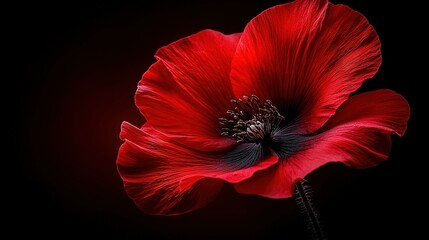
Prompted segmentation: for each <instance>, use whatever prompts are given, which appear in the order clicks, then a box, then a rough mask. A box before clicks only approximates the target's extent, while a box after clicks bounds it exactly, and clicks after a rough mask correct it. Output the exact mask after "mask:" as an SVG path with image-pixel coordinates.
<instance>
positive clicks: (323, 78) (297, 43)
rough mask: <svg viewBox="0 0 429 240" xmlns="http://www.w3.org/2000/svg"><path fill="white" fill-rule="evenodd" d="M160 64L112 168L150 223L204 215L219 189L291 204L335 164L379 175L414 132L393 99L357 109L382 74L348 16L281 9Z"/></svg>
mask: <svg viewBox="0 0 429 240" xmlns="http://www.w3.org/2000/svg"><path fill="white" fill-rule="evenodd" d="M156 59H157V62H156V63H154V64H153V65H152V66H151V67H150V68H149V70H148V71H147V72H146V73H145V74H144V75H143V78H142V79H141V81H140V82H139V85H138V90H137V93H136V105H137V106H138V108H139V109H140V111H141V113H142V114H143V115H144V117H145V118H146V120H147V122H146V123H145V124H144V125H143V126H142V127H141V128H137V127H134V126H132V125H131V124H129V123H127V122H124V123H123V125H122V131H121V135H120V137H121V139H123V140H124V141H125V142H124V143H123V145H122V146H121V148H120V150H119V154H118V159H117V165H118V170H119V173H120V175H121V177H122V179H123V181H124V184H125V189H126V191H127V193H128V195H129V196H130V197H131V198H132V199H133V200H134V202H135V203H136V204H137V206H139V207H140V208H141V209H142V210H143V211H145V212H147V213H151V214H161V215H174V214H183V213H186V212H189V211H192V210H195V209H197V208H200V207H202V206H204V205H206V204H207V203H208V202H209V201H210V200H211V199H212V198H213V197H214V196H215V195H216V194H217V193H218V192H219V190H220V189H221V187H222V185H223V183H224V182H229V183H232V184H234V187H235V189H236V190H237V191H238V192H240V193H247V194H258V195H261V196H266V197H270V198H287V197H290V196H292V195H293V190H294V183H295V182H297V181H298V180H300V179H302V178H304V177H305V176H306V175H307V174H308V173H310V172H311V171H313V170H314V169H316V168H318V167H320V166H322V165H324V164H326V163H328V162H342V163H344V164H346V165H348V166H351V167H354V168H367V167H371V166H374V165H377V164H379V163H380V162H381V161H383V160H385V159H386V158H387V157H388V155H389V151H390V147H391V140H390V135H391V133H395V134H397V135H400V136H402V135H403V134H404V132H405V130H406V127H407V125H406V123H407V120H408V118H409V106H408V103H407V101H406V100H405V99H404V98H402V97H401V96H400V95H398V94H397V93H395V92H393V91H390V90H377V91H373V92H367V93H363V94H358V95H355V96H352V97H350V94H351V93H353V92H354V91H355V90H357V89H358V88H359V86H360V85H361V84H362V82H363V81H365V80H366V79H368V78H371V77H372V76H373V75H374V74H375V73H376V72H377V70H378V68H379V66H380V64H381V52H380V41H379V39H378V36H377V33H376V32H375V31H374V29H373V28H372V26H371V25H370V24H369V23H368V21H367V20H366V19H365V17H364V16H362V15H361V14H359V13H358V12H355V11H353V10H352V9H350V8H348V7H347V6H344V5H333V4H331V3H328V2H327V1H324V0H297V1H295V2H292V3H287V4H283V5H279V6H276V7H273V8H270V9H268V10H266V11H264V12H263V13H261V14H260V15H258V16H257V17H255V18H254V19H253V20H252V21H250V23H249V24H248V25H247V26H246V28H245V29H244V32H243V33H237V34H232V35H223V34H222V33H219V32H216V31H212V30H204V31H201V32H199V33H197V34H194V35H192V36H189V37H186V38H184V39H181V40H179V41H177V42H174V43H172V44H170V45H168V46H165V47H162V48H160V49H159V50H158V51H157V53H156ZM246 96H249V97H246ZM240 98H241V99H240ZM234 99H235V100H234ZM231 100H233V101H231ZM231 102H232V103H231ZM219 123H220V124H219Z"/></svg>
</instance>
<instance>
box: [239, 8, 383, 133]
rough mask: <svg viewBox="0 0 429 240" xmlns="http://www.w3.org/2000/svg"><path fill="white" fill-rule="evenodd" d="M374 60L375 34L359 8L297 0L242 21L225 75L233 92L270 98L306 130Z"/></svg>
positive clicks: (366, 74) (374, 66)
mask: <svg viewBox="0 0 429 240" xmlns="http://www.w3.org/2000/svg"><path fill="white" fill-rule="evenodd" d="M380 64H381V52H380V41H379V39H378V36H377V33H376V32H375V31H374V29H373V28H372V26H371V25H370V24H369V23H368V21H367V20H366V19H365V17H364V16H362V15H361V14H360V13H358V12H355V11H354V10H352V9H350V8H348V7H347V6H343V5H333V4H328V3H327V1H324V0H297V1H295V2H292V3H287V4H283V5H279V6H276V7H273V8H270V9H268V10H266V11H264V12H263V13H261V14H260V15H259V16H257V17H256V18H254V19H253V20H252V21H251V22H250V23H249V24H248V25H247V26H246V28H245V30H244V32H243V34H242V36H241V38H240V41H239V44H238V46H237V52H236V54H235V57H234V59H233V62H232V71H231V81H232V84H233V90H234V92H235V94H236V96H242V95H250V94H256V95H257V96H259V97H260V98H261V99H263V100H265V99H270V100H272V101H273V102H274V104H275V105H276V106H277V107H279V109H280V110H281V111H283V112H284V113H285V117H286V118H288V117H289V118H292V117H293V119H291V120H292V121H293V122H294V123H295V124H296V126H297V127H298V128H299V129H300V130H301V131H302V132H303V133H312V132H314V131H315V130H317V129H319V128H320V127H321V126H322V125H323V124H324V123H325V122H326V121H327V120H328V119H329V117H330V116H331V115H333V114H334V113H335V110H336V109H337V108H338V107H339V106H340V105H341V104H342V103H343V102H344V101H345V100H347V98H348V97H349V94H350V93H352V92H354V91H355V90H356V89H357V88H359V86H360V85H361V84H362V82H363V81H364V80H366V79H368V78H371V77H372V76H373V75H374V74H375V73H376V72H377V70H378V68H379V66H380Z"/></svg>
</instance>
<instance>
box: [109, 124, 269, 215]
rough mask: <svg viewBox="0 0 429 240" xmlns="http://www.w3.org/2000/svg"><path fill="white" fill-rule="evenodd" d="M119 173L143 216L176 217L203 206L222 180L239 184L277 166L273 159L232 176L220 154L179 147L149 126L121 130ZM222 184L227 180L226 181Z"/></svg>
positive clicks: (217, 189)
mask: <svg viewBox="0 0 429 240" xmlns="http://www.w3.org/2000/svg"><path fill="white" fill-rule="evenodd" d="M121 139H123V140H125V143H124V144H123V145H122V146H121V148H120V150H119V154H118V159H117V166H118V171H119V173H120V175H121V177H122V179H123V181H124V185H125V190H126V191H127V193H128V195H129V196H130V198H131V199H133V200H134V202H135V203H136V205H137V206H138V207H139V208H140V209H142V210H143V211H145V212H147V213H150V214H157V215H176V214H183V213H186V212H190V211H192V210H195V209H198V208H200V207H203V206H205V205H206V204H207V203H208V202H209V201H210V200H211V199H213V197H214V196H215V195H216V194H217V193H218V192H219V190H220V189H221V186H222V183H223V182H224V181H228V182H232V183H236V182H240V181H243V180H244V179H247V178H249V177H251V176H252V175H253V174H254V173H255V172H256V171H259V170H262V169H266V168H268V167H270V166H271V165H273V164H275V163H276V162H277V157H273V156H272V157H270V158H268V159H266V160H263V161H261V162H260V163H259V164H257V165H255V166H252V167H250V168H246V169H242V170H238V171H233V170H231V169H228V168H227V166H226V165H225V164H222V162H221V159H219V158H218V157H217V156H216V155H208V154H203V153H201V152H195V151H192V150H190V149H188V148H185V147H182V146H179V145H177V144H175V143H173V142H172V141H171V139H170V138H169V137H167V136H165V135H162V134H161V133H159V132H157V131H156V130H154V129H153V128H151V127H150V126H149V125H148V124H146V125H144V126H143V128H142V129H138V128H136V127H134V126H132V125H130V124H129V123H126V122H125V123H124V124H123V125H122V131H121ZM222 180H223V181H222Z"/></svg>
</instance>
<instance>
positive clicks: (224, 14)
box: [3, 0, 427, 239]
mask: <svg viewBox="0 0 429 240" xmlns="http://www.w3.org/2000/svg"><path fill="white" fill-rule="evenodd" d="M334 2H335V3H343V4H346V5H349V6H351V7H352V8H353V9H355V10H357V11H359V12H361V13H363V14H364V15H365V16H366V17H367V18H368V19H369V21H370V23H371V24H373V25H374V27H375V29H376V30H377V32H378V34H379V35H380V38H381V41H382V44H383V47H382V52H383V65H382V67H381V69H380V71H379V73H378V74H377V75H376V76H375V77H374V78H373V79H372V80H369V81H368V82H366V83H365V84H364V86H363V87H362V88H361V89H360V90H359V91H360V92H361V91H368V90H374V89H379V88H390V89H393V90H395V91H396V92H398V93H400V94H402V95H403V96H404V97H405V98H406V99H407V100H408V101H409V103H410V105H411V109H412V113H411V116H412V117H411V120H410V122H409V129H408V132H407V134H406V135H405V136H404V137H403V138H398V137H396V136H395V137H393V150H392V154H391V157H390V159H389V160H388V161H386V162H384V163H382V164H380V165H379V166H377V167H374V168H371V169H367V170H359V171H358V170H354V169H351V168H348V167H345V166H343V165H341V164H328V165H326V166H324V167H322V168H320V169H318V170H316V171H315V172H313V173H311V174H310V175H309V176H308V178H309V180H310V182H311V184H312V186H313V188H314V192H315V193H314V197H315V202H316V205H317V206H318V208H319V212H320V213H321V215H322V219H323V222H324V225H325V229H326V232H327V233H328V236H329V238H328V239H389V238H393V237H398V236H402V237H404V238H405V239H421V238H420V237H418V236H420V235H419V234H421V233H422V232H423V230H424V227H423V224H424V221H422V222H420V221H419V220H417V219H418V216H420V217H422V216H423V217H424V216H425V214H426V212H425V210H426V207H423V206H422V204H424V203H425V201H424V200H423V199H422V198H423V197H422V196H421V192H422V191H423V192H424V191H425V190H424V189H425V188H424V187H423V184H422V183H423V177H421V175H420V174H419V173H418V172H419V171H418V169H421V168H423V167H424V163H423V162H424V161H425V160H427V159H426V158H427V157H425V156H424V155H423V156H420V155H419V153H418V152H419V147H418V146H419V145H420V144H421V140H419V139H421V138H419V135H422V131H423V129H422V128H419V127H418V121H421V120H420V118H422V115H421V114H422V112H423V111H421V109H420V108H419V106H424V102H421V101H422V100H421V99H418V98H419V97H418V95H417V89H419V88H422V87H421V86H419V83H420V82H421V81H422V80H424V78H427V76H425V75H423V76H422V75H421V74H420V72H419V71H421V69H422V68H421V67H420V66H422V64H420V60H419V59H418V58H416V56H417V55H419V54H423V53H422V52H421V50H420V46H421V45H420V44H421V42H422V41H421V39H420V32H422V31H423V28H420V29H419V28H418V27H417V24H419V21H418V20H419V19H418V17H420V16H421V15H419V14H418V13H417V12H416V10H417V9H418V8H419V6H417V5H416V4H414V5H413V4H408V5H407V4H405V3H401V4H395V3H393V2H390V3H389V2H386V4H381V3H380V1H377V2H378V4H375V3H374V2H375V1H370V0H365V1H351V0H344V1H340V0H337V1H334ZM279 3H281V1H271V0H267V1H262V0H261V1H235V2H216V1H210V2H209V1H199V2H190V1H188V2H174V3H172V2H165V1H154V2H153V3H150V2H146V1H140V2H139V3H130V2H115V1H93V2H91V3H78V2H75V1H65V2H57V3H53V2H43V1H42V2H37V3H25V2H20V3H17V4H14V5H10V6H4V8H3V11H5V13H6V20H4V21H3V23H4V25H5V26H4V28H3V30H6V34H5V35H4V37H3V38H4V39H6V40H8V41H9V40H10V42H8V44H5V45H4V47H5V48H6V51H8V52H10V53H12V55H10V57H8V58H7V61H8V63H9V64H10V63H11V67H7V68H8V69H6V71H8V70H12V71H11V72H12V74H11V75H9V77H8V79H5V81H6V82H10V83H12V87H14V88H16V90H17V92H16V94H13V96H12V97H9V98H6V100H4V103H5V105H7V106H8V108H7V109H8V110H9V109H10V110H11V111H10V114H6V115H7V116H6V117H4V119H5V120H6V124H5V130H6V131H7V132H8V133H11V135H10V137H9V138H8V139H7V141H8V142H9V143H12V144H11V145H12V146H14V147H12V148H8V149H6V150H5V153H11V155H9V156H12V157H6V156H8V155H7V154H5V155H4V156H5V157H4V162H5V163H13V167H11V168H6V169H5V170H4V173H5V174H4V176H7V180H6V181H5V185H6V186H7V187H6V188H5V189H7V190H8V193H7V194H6V195H5V197H3V198H4V199H6V200H10V202H11V203H10V204H9V203H8V204H6V205H5V206H4V207H5V210H4V211H5V212H7V213H9V214H8V215H7V216H8V217H7V218H6V219H7V221H8V223H9V224H7V228H8V229H9V230H11V231H12V233H13V234H14V235H15V236H28V237H30V236H33V237H36V236H41V237H43V236H45V237H58V238H60V237H94V238H120V239H127V238H135V239H177V238H179V239H181V238H187V239H202V238H209V239H222V238H226V239H229V238H238V239H274V238H276V239H306V237H305V234H306V233H305V224H304V222H303V221H302V218H301V216H300V213H299V211H298V210H297V208H296V206H295V204H294V201H293V199H284V200H272V199H267V198H262V197H258V196H251V195H240V194H237V193H235V191H234V190H233V189H232V187H231V186H229V185H226V187H225V188H224V190H223V192H222V193H221V194H220V196H219V197H218V198H217V199H216V200H214V201H213V202H212V203H211V204H210V205H209V206H207V207H205V208H203V209H201V210H198V211H195V212H192V213H190V214H187V215H183V216H175V217H159V216H149V215H146V214H144V213H142V212H140V211H139V210H138V209H137V208H136V207H135V206H134V204H133V202H132V201H131V200H130V199H129V198H128V197H127V196H126V194H125V192H124V190H123V187H122V182H121V179H120V177H119V175H118V173H117V172H116V166H115V160H116V155H117V151H118V148H119V146H120V144H121V141H120V140H119V137H118V135H119V131H120V124H121V122H122V121H124V120H126V121H129V122H131V123H132V124H134V125H137V126H139V125H141V124H142V123H143V117H142V116H141V115H140V114H139V112H138V110H137V108H136V107H135V105H134V93H135V90H136V86H137V82H138V81H139V79H140V77H141V75H142V74H143V72H144V71H146V69H147V68H148V67H149V66H150V64H152V63H153V62H154V58H153V55H154V53H155V51H156V50H157V49H158V48H159V47H161V46H164V45H166V44H168V43H171V42H173V41H175V40H177V39H179V38H182V37H185V36H188V35H190V34H192V33H195V32H198V31H200V30H202V29H206V28H210V29H215V30H218V31H221V32H223V33H234V32H241V31H242V30H243V29H244V27H245V25H246V23H247V22H248V21H249V20H250V19H251V18H253V17H254V16H256V15H257V14H259V13H260V12H261V11H263V10H265V9H266V8H268V7H271V6H274V5H276V4H279ZM420 23H421V22H420ZM416 29H417V30H416ZM6 66H7V65H6ZM423 69H424V68H423ZM4 86H5V87H3V90H4V96H6V95H7V93H8V90H9V88H8V87H6V85H4ZM16 118H17V119H16ZM421 122H422V121H421ZM9 175H10V176H9ZM9 190H10V191H9Z"/></svg>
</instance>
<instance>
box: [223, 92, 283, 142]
mask: <svg viewBox="0 0 429 240" xmlns="http://www.w3.org/2000/svg"><path fill="white" fill-rule="evenodd" d="M231 102H232V103H233V104H234V105H235V107H234V110H228V111H227V112H226V113H227V114H228V115H229V117H228V118H219V123H220V125H221V127H222V133H221V134H222V135H223V136H228V137H231V138H234V139H235V140H236V141H237V143H243V142H262V141H265V140H269V139H271V134H272V132H273V130H275V129H278V128H279V127H280V125H281V123H282V122H283V121H284V119H285V118H284V117H283V116H282V115H281V114H280V113H279V111H278V110H277V108H276V107H275V106H274V105H273V103H272V102H271V101H270V100H266V101H265V102H264V103H262V102H261V100H259V98H258V97H257V96H255V95H252V97H251V98H249V97H247V96H243V99H240V98H239V99H237V100H235V99H234V100H231Z"/></svg>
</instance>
